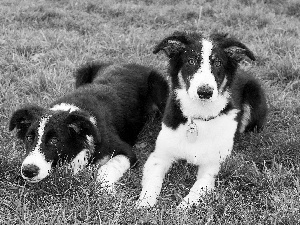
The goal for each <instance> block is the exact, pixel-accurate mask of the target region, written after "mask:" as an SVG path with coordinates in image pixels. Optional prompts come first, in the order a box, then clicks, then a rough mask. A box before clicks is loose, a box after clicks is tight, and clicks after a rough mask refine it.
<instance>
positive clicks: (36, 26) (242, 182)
mask: <svg viewBox="0 0 300 225" xmlns="http://www.w3.org/2000/svg"><path fill="white" fill-rule="evenodd" d="M299 8H300V5H299V3H298V1H296V0H288V1H283V0H280V1H278V0H276V1H275V0H255V1H250V0H242V1H238V0H233V1H229V0H225V1H223V0H206V1H204V0H202V1H195V0H184V1H179V0H177V1H173V0H157V1H154V0H142V1H137V0H113V1H109V0H103V1H96V0H87V1H79V0H65V1H62V0H38V1H33V0H26V1H25V0H23V1H17V0H12V1H8V0H0V24H1V27H0V32H1V35H0V50H1V55H0V73H1V74H0V121H1V124H0V126H1V131H0V223H1V224H296V223H298V221H300V213H299V208H300V203H299V202H300V199H299V192H300V184H299V178H300V176H299V175H300V172H299V163H300V153H299V148H300V147H299V146H300V105H299V99H300V81H299V78H300V57H299V54H300V38H299V36H300V30H299V19H300V16H299ZM175 30H193V31H199V32H203V33H210V32H212V31H222V32H228V33H229V34H230V35H232V36H235V37H237V38H239V39H240V40H242V41H243V42H244V43H245V44H246V45H247V46H248V47H249V48H250V49H252V50H253V51H254V52H255V54H256V55H257V58H258V60H257V61H256V62H255V63H254V64H252V65H243V66H244V67H245V69H247V70H251V71H252V72H254V73H255V74H256V76H257V77H259V78H260V79H261V81H262V83H263V85H264V87H265V89H266V91H267V95H268V104H269V107H270V112H269V117H268V121H267V124H266V127H265V129H264V131H263V132H262V133H260V134H247V135H241V136H240V137H239V138H238V140H237V142H236V144H235V147H234V151H233V154H232V156H231V157H229V158H228V159H227V160H226V162H225V163H224V164H223V165H222V169H221V172H220V173H219V175H218V177H217V182H216V186H217V188H216V191H215V192H214V193H211V194H209V195H207V196H206V197H205V198H204V199H203V204H201V205H200V206H199V207H197V208H195V209H192V210H190V211H188V212H178V211H176V210H175V207H176V205H177V204H178V203H179V202H180V200H181V199H182V197H183V196H184V195H185V194H187V192H188V190H189V188H190V187H191V185H192V184H193V182H194V181H195V172H196V171H195V168H194V167H192V166H189V165H187V164H186V163H184V162H180V163H179V164H177V165H175V166H173V168H172V170H171V171H170V173H169V174H168V175H167V177H166V179H165V183H164V185H163V190H162V194H161V196H160V199H159V202H158V205H157V207H155V208H154V209H150V210H136V209H135V208H134V202H135V200H136V199H137V197H138V194H139V192H140V190H141V186H140V181H141V176H142V174H141V169H142V165H143V163H144V162H145V160H146V158H147V156H148V155H149V153H150V152H151V151H152V150H153V148H154V143H155V137H156V135H157V133H158V131H159V120H158V119H155V118H154V119H152V120H151V121H150V122H149V124H148V125H147V127H146V128H145V130H144V132H143V133H142V134H141V137H140V140H139V143H138V144H137V145H136V147H135V150H136V152H137V154H138V155H139V158H140V165H139V167H138V168H136V169H133V170H131V171H130V172H128V173H127V174H126V175H125V176H124V178H123V179H122V180H121V181H120V182H119V183H118V188H117V193H116V194H115V195H113V196H111V195H107V194H106V193H100V195H99V194H97V190H98V187H97V186H96V184H95V182H94V178H93V174H94V172H95V170H96V168H89V169H87V170H86V171H84V172H82V173H81V174H80V175H79V176H76V177H71V176H70V175H68V174H66V173H65V172H64V169H63V168H61V169H60V170H59V171H57V172H55V173H54V174H53V176H51V177H50V178H49V179H47V180H45V181H43V182H40V183H39V184H34V185H29V184H25V183H24V182H23V181H22V179H21V178H20V175H19V170H20V164H21V161H22V158H23V157H24V156H25V152H24V150H23V146H22V143H20V142H18V141H17V140H16V138H15V137H14V134H12V133H9V132H8V127H7V123H8V121H9V117H10V116H11V114H12V112H13V111H14V110H15V109H16V108H18V107H20V105H23V104H26V103H28V102H31V103H32V102H34V103H37V104H40V105H42V106H47V105H48V104H49V103H50V102H51V101H53V100H54V99H56V98H58V97H59V96H62V95H64V94H65V93H67V92H69V91H71V90H73V83H74V81H73V78H72V72H73V71H74V69H75V68H76V67H77V66H78V65H80V64H82V63H84V62H85V61H87V60H90V59H98V60H99V59H100V60H103V61H114V62H137V63H142V64H145V65H151V66H155V67H157V68H158V69H160V70H161V71H163V72H166V63H165V62H166V58H165V57H164V56H162V55H158V56H155V55H153V54H152V48H153V46H154V44H155V43H157V42H158V41H159V40H161V39H162V38H163V37H165V36H166V35H168V34H170V33H172V32H173V31H175Z"/></svg>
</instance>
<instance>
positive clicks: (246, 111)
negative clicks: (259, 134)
mask: <svg viewBox="0 0 300 225" xmlns="http://www.w3.org/2000/svg"><path fill="white" fill-rule="evenodd" d="M243 109H244V112H243V114H242V118H241V126H240V129H239V132H240V133H243V132H244V131H245V129H246V127H247V125H248V123H249V121H250V119H251V106H250V105H248V104H244V105H243Z"/></svg>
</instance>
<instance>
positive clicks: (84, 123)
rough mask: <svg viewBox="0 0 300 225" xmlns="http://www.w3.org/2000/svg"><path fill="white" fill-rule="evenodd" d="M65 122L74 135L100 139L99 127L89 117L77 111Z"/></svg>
mask: <svg viewBox="0 0 300 225" xmlns="http://www.w3.org/2000/svg"><path fill="white" fill-rule="evenodd" d="M65 122H66V124H67V126H68V128H69V130H70V132H71V133H72V134H75V135H77V136H82V137H85V136H86V135H92V136H93V137H94V138H96V139H99V138H100V136H99V133H98V130H97V127H96V125H95V124H94V123H93V122H92V121H91V119H90V116H89V115H86V114H84V113H82V112H77V111H75V112H72V113H70V115H68V117H67V118H66V121H65Z"/></svg>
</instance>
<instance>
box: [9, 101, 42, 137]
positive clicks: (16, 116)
mask: <svg viewBox="0 0 300 225" xmlns="http://www.w3.org/2000/svg"><path fill="white" fill-rule="evenodd" d="M43 111H44V109H43V108H42V107H39V106H35V105H31V106H25V107H23V108H21V109H18V110H17V111H15V112H14V113H13V115H12V117H11V119H10V122H9V131H12V130H13V129H15V128H17V137H18V138H20V139H22V140H24V138H25V135H26V132H27V130H28V128H29V127H30V126H31V124H32V122H33V121H35V120H36V119H37V118H38V117H40V116H41V115H42V113H43Z"/></svg>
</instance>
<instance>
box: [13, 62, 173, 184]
mask: <svg viewBox="0 0 300 225" xmlns="http://www.w3.org/2000/svg"><path fill="white" fill-rule="evenodd" d="M75 76H76V87H78V89H76V90H75V91H74V92H73V93H70V94H67V95H66V96H64V97H62V98H60V99H59V100H57V101H55V102H54V103H52V104H51V105H50V108H49V109H44V108H41V107H39V106H35V105H29V106H25V107H23V108H21V109H19V110H17V111H15V112H14V114H13V115H12V117H11V120H10V124H9V129H10V130H13V129H14V128H16V129H17V136H18V138H20V139H22V140H24V142H25V147H26V151H27V153H28V155H27V157H26V158H25V159H24V161H23V163H22V167H21V174H22V177H23V178H24V179H25V180H27V181H29V182H39V181H41V180H42V179H44V178H45V177H47V176H48V175H49V173H50V171H51V169H52V168H54V167H55V166H56V165H57V164H58V163H60V162H66V163H70V164H69V166H70V167H71V168H72V170H73V172H74V174H76V173H77V172H79V171H80V170H81V169H82V168H84V167H85V166H87V165H88V164H90V163H98V164H100V165H102V166H101V167H100V169H99V170H98V175H97V180H98V181H99V182H101V186H102V187H104V188H108V189H109V188H112V187H113V184H114V183H115V182H116V181H118V180H119V179H120V178H121V176H122V175H123V174H124V172H126V170H128V169H129V168H130V167H131V166H133V165H134V164H135V163H136V160H137V159H136V155H135V153H134V152H133V151H132V146H133V145H134V143H135V141H136V139H137V136H138V134H139V132H140V131H141V129H142V128H143V126H144V124H145V123H146V120H147V117H148V115H149V113H150V112H151V110H153V106H156V107H157V108H158V109H159V110H160V111H161V112H163V111H164V108H165V104H166V101H167V98H168V91H169V89H168V84H167V82H166V81H165V79H164V78H163V77H162V76H161V75H160V74H159V73H158V72H156V71H155V70H152V69H150V68H148V67H144V66H141V65H136V64H125V65H115V64H108V63H97V62H96V63H89V64H86V65H84V66H83V67H81V68H79V69H78V70H77V72H76V74H75Z"/></svg>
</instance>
